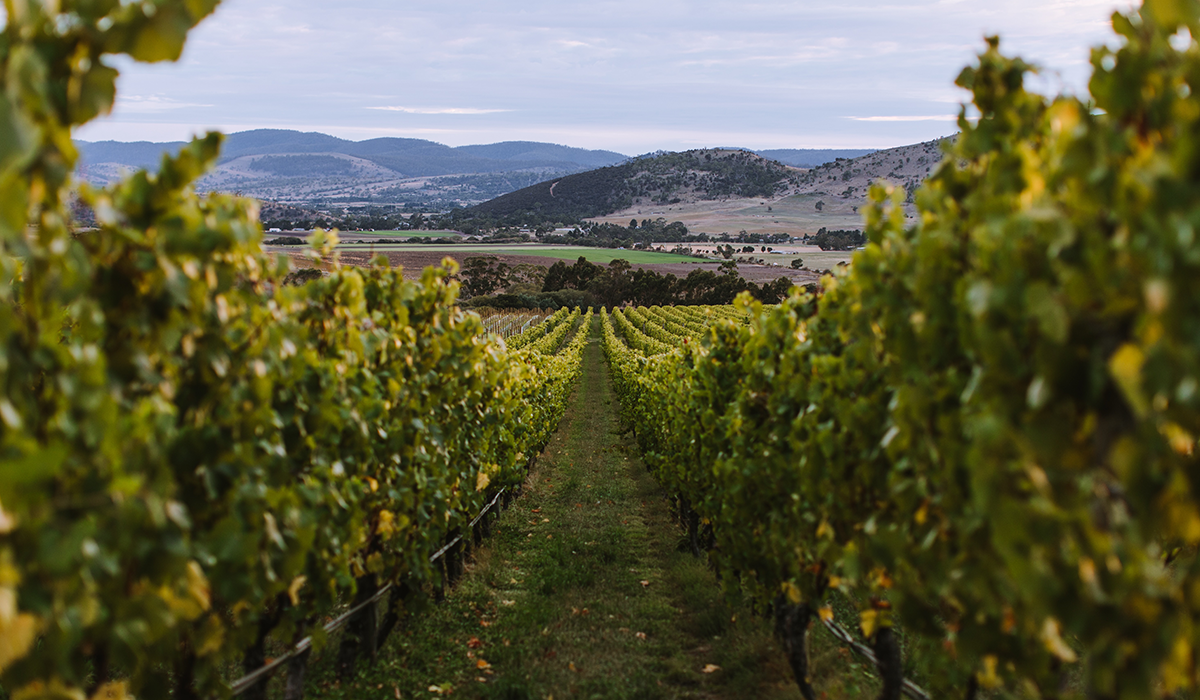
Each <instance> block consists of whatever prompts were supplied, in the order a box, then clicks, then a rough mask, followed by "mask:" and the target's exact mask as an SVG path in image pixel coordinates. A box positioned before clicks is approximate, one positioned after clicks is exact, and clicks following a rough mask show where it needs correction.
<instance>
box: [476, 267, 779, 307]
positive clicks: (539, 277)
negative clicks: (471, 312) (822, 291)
mask: <svg viewBox="0 0 1200 700" xmlns="http://www.w3.org/2000/svg"><path fill="white" fill-rule="evenodd" d="M459 275H460V277H461V280H462V292H463V297H464V298H466V297H470V301H469V302H468V305H469V306H490V307H496V308H559V307H562V306H586V307H597V306H602V307H616V306H623V305H626V304H634V305H638V306H672V305H681V306H696V305H705V306H709V305H716V304H728V303H731V302H732V301H733V299H734V298H735V297H737V295H738V294H740V293H742V292H748V293H749V294H750V295H751V296H752V297H754V298H755V299H757V300H759V301H761V302H763V303H764V304H777V303H779V302H780V301H781V300H783V299H784V298H785V297H786V296H787V294H788V291H789V290H790V289H791V288H792V286H793V283H792V281H791V280H790V279H788V278H787V277H779V278H777V279H775V280H773V281H770V282H764V283H763V284H761V285H759V284H755V283H754V282H751V281H749V280H747V279H745V278H743V277H742V276H741V275H740V274H739V273H738V269H737V263H735V262H733V261H726V262H724V263H722V264H721V267H720V269H719V270H718V271H713V270H701V269H696V270H692V271H691V272H690V273H689V274H688V275H687V276H686V277H678V276H676V275H672V274H670V273H659V272H655V271H653V270H647V269H644V268H634V267H633V265H631V264H630V263H629V261H627V260H624V259H621V258H618V259H616V260H613V261H612V262H610V263H609V264H608V265H607V266H605V265H598V264H596V263H593V262H590V261H589V260H588V259H587V258H586V257H584V256H580V257H579V259H578V260H576V261H575V262H574V263H570V264H568V263H567V262H566V261H562V260H560V261H558V262H556V263H554V265H552V266H550V267H549V268H544V267H541V266H540V265H516V266H509V265H508V264H507V263H505V262H503V261H501V260H500V259H499V258H497V257H495V256H490V255H489V256H478V257H471V258H467V259H466V261H465V262H464V263H463V267H462V271H461V272H460V273H459Z"/></svg>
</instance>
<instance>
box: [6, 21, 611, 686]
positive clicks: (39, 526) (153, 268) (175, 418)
mask: <svg viewBox="0 0 1200 700" xmlns="http://www.w3.org/2000/svg"><path fill="white" fill-rule="evenodd" d="M214 5H215V3H213V2H207V3H206V2H188V3H177V2H159V3H156V8H157V9H156V11H154V12H151V11H148V10H147V11H145V12H143V10H142V6H141V5H129V4H116V3H99V4H97V3H64V4H63V6H62V7H59V6H58V5H54V6H53V8H51V7H50V6H47V5H43V4H41V3H33V4H23V3H22V4H13V3H6V11H7V18H8V23H7V26H6V27H5V29H4V40H3V43H2V44H0V60H2V62H3V67H4V72H3V76H4V78H3V80H4V93H3V94H4V95H5V96H4V97H3V98H0V144H3V145H2V146H0V182H2V183H3V185H2V195H0V199H2V202H0V205H2V206H0V208H2V209H3V215H2V216H0V245H2V246H3V251H2V254H0V269H2V270H3V275H4V279H5V280H6V283H5V284H4V285H3V286H0V294H3V295H4V297H5V298H4V300H3V303H0V327H2V328H3V349H2V350H0V357H2V358H3V361H2V364H0V367H2V372H3V374H2V377H3V385H4V387H3V388H4V393H3V396H2V398H0V422H2V425H0V450H2V451H3V465H4V466H3V474H2V476H3V478H0V673H2V676H0V677H2V683H3V688H4V691H5V692H6V693H8V694H11V697H14V698H16V697H20V698H33V697H50V696H53V697H59V698H63V697H85V696H92V697H104V698H120V697H125V696H127V695H129V696H133V695H136V696H137V697H141V698H154V697H175V698H190V697H202V696H203V697H220V696H225V695H227V694H228V692H229V690H230V687H231V685H233V687H234V688H236V689H238V690H244V689H246V688H248V687H250V686H253V683H251V682H243V683H233V680H234V679H233V678H231V677H229V673H228V672H227V670H228V669H229V668H230V667H231V664H232V665H235V666H236V665H242V666H243V667H244V668H245V669H246V671H253V670H255V669H256V668H258V667H259V666H261V665H262V664H263V663H264V661H265V660H266V659H265V656H266V645H267V642H268V639H270V638H273V639H292V640H294V643H295V644H297V645H298V649H308V648H311V647H313V646H317V647H320V646H323V645H324V644H325V641H326V639H327V636H326V635H327V629H326V627H325V626H323V625H319V624H317V623H319V622H322V621H324V620H326V619H328V618H330V617H332V616H335V615H338V614H339V612H340V611H345V610H347V609H348V608H349V609H351V610H353V611H355V614H354V615H351V616H349V618H348V619H345V623H346V627H345V629H346V632H345V633H344V634H343V635H342V641H341V654H340V656H341V659H342V662H343V665H345V666H353V663H354V661H355V659H357V658H359V657H362V656H366V655H370V654H371V653H373V648H374V646H375V644H377V643H378V642H379V641H381V640H383V639H386V637H387V634H388V633H389V632H390V630H391V628H392V627H394V621H395V613H396V606H397V605H400V604H402V603H403V597H404V596H403V592H404V590H405V589H406V588H407V589H411V588H419V587H421V586H423V585H424V586H427V585H435V586H440V585H442V581H443V580H444V579H446V578H448V577H450V578H452V577H453V576H454V574H455V573H456V571H457V570H458V569H459V568H460V563H459V560H460V558H461V542H462V541H463V538H464V537H465V538H468V539H469V538H471V537H472V536H473V535H476V534H478V533H473V532H471V528H472V527H475V528H481V529H486V526H487V520H486V518H483V519H481V518H478V517H476V516H477V515H478V514H480V513H481V511H483V510H484V508H485V505H487V504H491V503H495V502H497V498H498V496H500V494H501V493H506V494H511V492H512V490H513V489H515V488H517V487H519V485H520V484H521V482H522V480H523V476H524V472H525V470H526V468H527V467H528V465H529V464H530V462H531V460H533V459H534V457H535V455H537V454H538V452H539V451H540V450H541V448H542V446H543V445H544V444H545V443H546V441H547V440H548V438H549V436H550V435H551V433H552V432H553V431H554V429H555V426H556V423H557V421H558V418H559V417H560V416H561V415H562V412H563V410H564V405H565V402H566V399H567V396H568V394H569V392H570V390H571V388H572V385H573V383H574V381H575V378H576V376H577V375H578V371H579V362H580V354H581V351H582V348H583V344H584V342H585V341H586V335H587V334H586V333H574V334H572V330H573V329H575V328H579V327H583V326H585V325H586V324H587V322H588V320H589V317H590V312H588V314H586V315H583V314H581V312H580V311H579V310H576V311H574V312H571V311H563V312H560V313H559V314H557V315H555V316H554V318H552V319H551V320H550V321H548V322H546V323H541V324H536V321H538V320H540V319H536V318H526V319H523V320H522V321H521V328H525V329H528V332H529V333H530V334H531V337H529V338H528V339H524V338H523V337H522V336H521V335H514V332H515V330H516V329H515V328H514V326H513V324H512V323H509V324H508V325H507V326H505V327H504V328H500V327H488V326H485V324H484V323H483V322H482V321H481V320H480V319H479V317H478V316H475V315H471V314H464V313H463V312H461V311H460V310H459V309H458V307H457V305H456V296H457V294H456V290H457V285H456V284H454V283H452V282H450V281H449V276H450V275H451V274H453V272H454V270H453V268H452V266H451V267H446V268H442V269H436V268H430V269H427V270H426V271H425V273H424V275H423V277H422V278H421V279H420V281H417V282H412V281H405V280H404V279H403V278H402V276H401V275H400V273H399V271H398V270H394V269H391V268H389V267H387V266H386V263H385V262H384V261H379V262H378V264H376V265H375V266H373V267H369V268H367V269H358V268H351V267H340V266H336V265H334V266H333V269H332V270H331V272H330V273H329V274H328V275H324V276H320V277H319V278H318V279H316V280H313V281H311V282H309V283H307V284H305V285H303V286H293V285H289V284H284V277H285V276H286V275H287V274H288V272H289V267H288V263H287V262H286V260H283V259H278V258H272V257H269V256H267V255H266V254H264V253H263V251H262V248H261V239H262V231H261V227H260V226H259V224H258V221H257V213H256V211H255V209H254V207H255V205H254V204H253V203H252V202H250V201H248V200H240V199H235V198H232V197H227V196H222V195H216V194H214V195H210V196H208V197H205V198H203V199H201V198H198V197H197V196H196V195H195V193H194V192H193V190H192V186H191V183H193V182H194V181H195V179H196V178H197V177H199V176H200V175H202V174H203V173H204V172H206V171H207V170H209V169H210V168H211V167H212V166H213V165H214V163H215V162H216V159H217V156H218V151H219V147H220V144H221V137H220V136H219V135H216V134H210V135H208V136H206V137H204V138H201V139H197V140H195V141H194V142H193V143H191V144H190V145H189V146H187V147H185V148H184V149H183V150H182V151H181V152H180V153H179V154H178V155H177V156H175V157H169V158H166V159H164V160H163V162H162V165H161V167H160V168H159V170H158V172H157V174H154V175H151V174H148V173H146V172H139V173H136V174H134V175H133V176H131V177H130V178H128V179H127V180H125V181H123V182H120V183H118V184H115V185H112V186H110V187H108V188H106V189H104V190H96V189H91V188H88V187H86V186H83V187H81V188H80V189H79V190H78V194H73V193H72V192H71V190H70V188H71V187H72V182H71V180H70V177H69V175H70V172H71V167H70V166H71V165H72V163H73V162H74V160H75V158H76V151H75V148H74V146H73V145H72V143H71V140H70V128H71V127H72V126H73V125H77V124H81V123H84V122H86V121H88V120H90V119H91V118H92V117H94V116H95V115H97V114H100V113H103V112H107V111H108V110H109V109H110V108H111V105H112V100H113V94H114V93H113V81H114V80H115V78H116V71H114V70H113V69H111V68H109V67H107V65H106V64H105V62H103V61H101V60H100V58H101V56H102V55H105V54H111V53H127V54H129V55H130V56H132V57H133V58H135V59H137V60H143V61H158V60H164V59H174V58H176V57H177V56H178V54H179V52H180V50H181V48H182V45H183V41H184V38H185V35H186V33H187V31H188V29H189V28H190V27H191V26H192V25H194V24H195V23H196V22H198V21H199V20H200V19H201V18H202V17H203V16H204V15H206V14H207V13H208V12H210V11H211V10H212V9H213V7H214ZM62 85H66V86H69V88H70V89H67V90H60V89H59V86H62ZM75 196H78V198H79V199H80V200H81V201H82V203H83V204H86V205H87V206H88V207H90V208H91V209H92V210H93V211H95V213H96V221H97V227H96V228H95V229H93V230H87V231H82V232H74V231H72V229H71V224H70V211H69V207H70V206H71V205H72V204H73V203H72V197H75ZM335 244H336V237H335V236H333V235H329V236H327V237H325V238H324V239H323V240H320V241H318V243H317V244H316V246H315V247H314V249H313V250H312V251H311V253H310V255H311V256H312V258H313V259H314V260H317V259H322V258H324V257H326V256H328V255H330V253H331V251H332V247H333V246H334V245H335ZM489 330H491V331H492V332H491V333H489V332H487V331H489ZM503 335H509V336H511V337H510V342H511V344H512V347H506V346H505V345H504V343H503V341H502V340H500V336H503ZM518 348H520V349H518ZM393 584H402V585H393ZM385 590H387V591H388V592H389V593H390V595H389V596H388V597H387V599H386V600H387V603H388V606H387V614H385V615H384V616H383V621H382V624H381V628H380V629H375V622H376V615H375V612H374V608H373V606H368V605H367V603H373V602H374V601H375V600H376V599H380V598H381V594H382V592H383V591H385ZM300 660H301V662H302V658H301V659H300ZM302 678H303V663H299V664H298V665H297V664H290V666H289V685H291V682H292V681H293V680H297V681H299V682H301V683H302ZM289 690H290V689H289Z"/></svg>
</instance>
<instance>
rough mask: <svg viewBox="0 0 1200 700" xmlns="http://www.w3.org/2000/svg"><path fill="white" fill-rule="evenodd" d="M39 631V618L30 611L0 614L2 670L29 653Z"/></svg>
mask: <svg viewBox="0 0 1200 700" xmlns="http://www.w3.org/2000/svg"><path fill="white" fill-rule="evenodd" d="M37 633H38V619H37V618H36V617H34V616H33V615H30V614H29V613H18V614H15V615H8V616H0V671H3V670H4V669H5V668H7V667H8V666H9V665H10V664H12V662H14V661H16V660H18V659H21V658H24V657H25V655H26V654H27V653H29V648H30V647H31V646H33V642H34V640H35V639H37Z"/></svg>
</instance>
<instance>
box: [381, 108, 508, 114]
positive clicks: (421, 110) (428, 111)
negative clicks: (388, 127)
mask: <svg viewBox="0 0 1200 700" xmlns="http://www.w3.org/2000/svg"><path fill="white" fill-rule="evenodd" d="M367 109H378V110H382V111H384V112H404V113H405V114H496V113H498V112H511V111H512V110H511V109H478V108H476V107H367Z"/></svg>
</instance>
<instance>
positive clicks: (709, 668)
mask: <svg viewBox="0 0 1200 700" xmlns="http://www.w3.org/2000/svg"><path fill="white" fill-rule="evenodd" d="M720 670H721V667H720V666H718V665H716V664H704V668H702V669H700V673H712V672H713V671H720Z"/></svg>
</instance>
